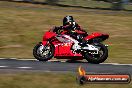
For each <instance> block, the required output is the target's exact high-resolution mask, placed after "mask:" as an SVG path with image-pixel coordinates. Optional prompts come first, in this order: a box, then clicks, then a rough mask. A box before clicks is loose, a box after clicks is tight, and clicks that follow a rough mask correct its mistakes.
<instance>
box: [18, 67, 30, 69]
mask: <svg viewBox="0 0 132 88" xmlns="http://www.w3.org/2000/svg"><path fill="white" fill-rule="evenodd" d="M16 68H22V69H28V68H32V67H16Z"/></svg>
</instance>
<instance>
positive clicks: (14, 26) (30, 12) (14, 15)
mask: <svg viewBox="0 0 132 88" xmlns="http://www.w3.org/2000/svg"><path fill="white" fill-rule="evenodd" d="M16 7H17V8H16ZM66 15H73V16H74V18H75V20H76V21H77V22H78V23H79V24H80V25H81V26H82V27H83V28H84V29H85V30H87V31H88V33H89V34H90V33H92V32H102V33H108V34H109V35H110V38H109V39H108V40H107V41H106V42H105V43H106V44H109V45H110V46H109V58H108V60H107V61H106V62H113V63H132V29H131V28H132V14H131V13H129V12H125V11H118V12H115V11H106V10H89V9H81V8H70V7H67V8H66V7H57V6H48V5H33V4H26V3H15V2H2V1H0V57H16V58H34V57H33V55H32V49H33V47H34V45H35V44H36V43H38V42H39V41H41V40H42V36H43V33H44V32H45V31H47V30H49V28H52V27H53V26H55V25H56V26H60V25H62V19H63V17H64V16H66Z"/></svg>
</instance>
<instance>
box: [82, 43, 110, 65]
mask: <svg viewBox="0 0 132 88" xmlns="http://www.w3.org/2000/svg"><path fill="white" fill-rule="evenodd" d="M94 46H96V48H98V49H99V51H98V54H92V53H90V52H87V53H85V55H84V57H85V58H86V60H87V61H88V62H90V63H94V64H99V63H102V62H104V61H105V60H106V59H107V57H108V49H107V47H106V46H105V45H103V44H101V43H96V44H94Z"/></svg>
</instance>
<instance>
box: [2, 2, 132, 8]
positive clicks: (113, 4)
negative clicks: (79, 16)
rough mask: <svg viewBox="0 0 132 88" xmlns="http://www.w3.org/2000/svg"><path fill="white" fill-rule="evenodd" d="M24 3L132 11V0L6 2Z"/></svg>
mask: <svg viewBox="0 0 132 88" xmlns="http://www.w3.org/2000/svg"><path fill="white" fill-rule="evenodd" d="M4 1H19V2H21V1H24V2H30V3H36V4H38V3H42V4H50V5H61V6H76V7H85V8H93V9H112V10H132V7H131V5H132V0H4Z"/></svg>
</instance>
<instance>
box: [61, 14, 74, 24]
mask: <svg viewBox="0 0 132 88" xmlns="http://www.w3.org/2000/svg"><path fill="white" fill-rule="evenodd" d="M70 22H74V20H73V17H72V16H66V17H64V18H63V26H66V25H68V24H69V23H70Z"/></svg>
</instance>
